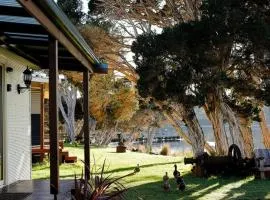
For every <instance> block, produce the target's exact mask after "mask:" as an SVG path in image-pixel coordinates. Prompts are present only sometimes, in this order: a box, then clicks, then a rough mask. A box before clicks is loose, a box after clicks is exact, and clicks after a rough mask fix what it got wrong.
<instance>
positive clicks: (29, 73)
mask: <svg viewBox="0 0 270 200" xmlns="http://www.w3.org/2000/svg"><path fill="white" fill-rule="evenodd" d="M23 81H24V84H25V85H26V87H21V86H20V84H18V85H17V91H18V94H21V93H22V92H23V89H29V88H30V85H31V81H32V71H31V70H30V69H29V68H28V67H27V68H26V70H24V72H23Z"/></svg>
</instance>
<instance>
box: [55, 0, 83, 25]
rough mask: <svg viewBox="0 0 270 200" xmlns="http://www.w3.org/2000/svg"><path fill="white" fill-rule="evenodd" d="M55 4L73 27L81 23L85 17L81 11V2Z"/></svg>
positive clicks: (78, 0) (76, 0)
mask: <svg viewBox="0 0 270 200" xmlns="http://www.w3.org/2000/svg"><path fill="white" fill-rule="evenodd" d="M57 4H58V5H59V6H60V8H61V9H62V10H63V11H64V13H65V14H66V15H67V17H68V18H69V19H70V21H72V22H73V23H74V24H75V25H79V24H81V23H82V21H83V17H84V16H85V14H84V12H83V11H82V0H58V1H57Z"/></svg>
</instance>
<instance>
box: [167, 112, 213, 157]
mask: <svg viewBox="0 0 270 200" xmlns="http://www.w3.org/2000/svg"><path fill="white" fill-rule="evenodd" d="M163 115H164V116H165V117H166V119H167V120H168V121H169V123H170V124H171V125H172V126H173V127H174V129H175V130H176V131H177V133H178V135H179V136H180V137H182V138H183V139H184V141H185V142H186V143H187V144H189V145H191V146H192V144H191V140H190V139H189V136H188V135H187V134H186V133H185V132H184V131H183V130H182V128H181V127H180V126H179V125H178V122H177V120H175V119H174V117H173V116H172V115H171V114H169V113H166V112H165V111H164V112H163ZM179 121H180V119H179ZM204 144H205V145H204V148H205V149H206V151H208V153H209V154H210V155H215V154H216V152H215V149H213V147H211V146H210V145H209V144H208V143H207V142H204Z"/></svg>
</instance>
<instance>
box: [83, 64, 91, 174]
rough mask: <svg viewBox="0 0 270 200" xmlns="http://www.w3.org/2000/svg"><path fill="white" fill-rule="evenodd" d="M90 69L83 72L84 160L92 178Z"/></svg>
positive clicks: (86, 172) (86, 170) (87, 172)
mask: <svg viewBox="0 0 270 200" xmlns="http://www.w3.org/2000/svg"><path fill="white" fill-rule="evenodd" d="M88 98H89V71H88V70H87V69H85V71H84V72H83V111H84V118H83V119H84V126H83V129H84V162H85V169H84V170H85V176H86V177H87V179H89V178H90V170H89V169H90V140H89V99H88Z"/></svg>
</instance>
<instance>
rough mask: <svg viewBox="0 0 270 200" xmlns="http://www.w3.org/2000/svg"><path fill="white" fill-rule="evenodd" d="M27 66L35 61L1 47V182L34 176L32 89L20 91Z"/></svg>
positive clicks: (8, 182) (5, 182)
mask: <svg viewBox="0 0 270 200" xmlns="http://www.w3.org/2000/svg"><path fill="white" fill-rule="evenodd" d="M26 66H33V64H31V63H30V62H29V61H27V60H26V59H24V58H22V57H20V56H18V55H16V54H14V53H12V52H10V51H8V50H7V49H5V48H3V47H1V48H0V67H1V68H0V77H1V81H0V83H1V88H0V94H1V99H0V102H1V104H0V106H1V108H0V109H1V112H0V113H1V116H0V117H1V126H0V127H1V132H0V141H1V143H0V158H1V162H0V164H1V165H0V167H1V172H0V178H1V182H0V184H1V185H3V184H5V185H6V184H11V183H13V182H15V181H17V180H30V179H31V119H30V115H29V113H30V109H31V105H30V104H31V99H30V92H29V90H25V91H24V92H23V93H21V94H18V92H17V84H20V85H22V86H24V81H23V71H24V70H25V69H26Z"/></svg>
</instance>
